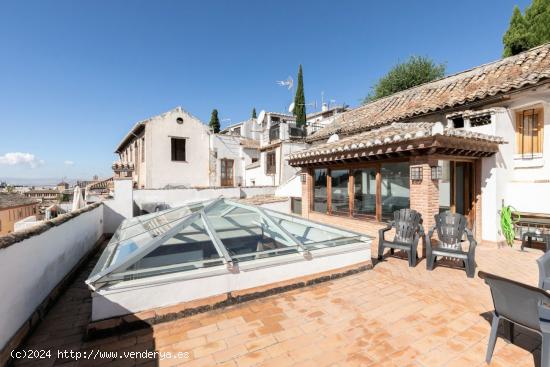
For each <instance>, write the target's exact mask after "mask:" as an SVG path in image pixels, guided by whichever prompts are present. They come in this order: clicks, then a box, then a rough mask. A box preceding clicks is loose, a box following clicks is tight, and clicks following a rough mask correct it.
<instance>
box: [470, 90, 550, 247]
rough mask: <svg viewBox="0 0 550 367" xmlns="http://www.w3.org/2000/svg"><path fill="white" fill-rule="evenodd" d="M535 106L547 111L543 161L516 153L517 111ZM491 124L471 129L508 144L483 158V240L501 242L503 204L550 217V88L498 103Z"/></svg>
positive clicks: (519, 95) (545, 114)
mask: <svg viewBox="0 0 550 367" xmlns="http://www.w3.org/2000/svg"><path fill="white" fill-rule="evenodd" d="M533 106H538V107H542V108H543V109H544V122H545V125H544V137H543V154H542V157H541V158H536V159H533V160H531V159H528V160H526V159H521V157H520V156H519V155H517V154H516V136H515V134H516V129H515V127H516V121H515V119H516V116H515V114H516V111H520V110H522V109H526V108H530V107H533ZM490 107H496V112H495V113H494V115H493V122H492V123H491V124H490V125H484V126H480V127H474V128H470V129H471V130H474V131H478V132H482V133H486V134H491V135H497V136H501V137H503V138H504V139H505V140H506V141H507V144H503V145H501V146H500V147H499V152H498V153H497V154H496V155H494V156H492V157H488V158H483V159H482V177H481V187H482V238H483V240H486V241H491V242H500V241H502V240H503V236H502V234H501V232H500V223H499V222H500V209H501V207H502V204H503V203H504V205H512V206H513V207H514V208H515V209H516V210H518V211H522V212H531V213H546V214H550V202H549V201H548V200H544V199H542V198H547V197H549V196H550V164H549V163H548V162H547V161H548V155H549V154H550V93H548V89H544V88H540V89H539V90H537V91H527V92H523V93H521V94H517V95H514V96H513V97H512V98H511V99H510V100H507V101H506V102H505V103H496V104H495V105H493V106H490Z"/></svg>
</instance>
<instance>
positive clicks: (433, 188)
mask: <svg viewBox="0 0 550 367" xmlns="http://www.w3.org/2000/svg"><path fill="white" fill-rule="evenodd" d="M410 165H411V167H422V181H413V180H410V207H411V209H414V210H416V211H417V212H419V213H420V214H422V219H423V222H422V226H423V227H424V230H425V231H426V233H427V232H428V231H429V230H430V228H432V226H433V225H434V223H435V220H434V215H436V214H437V213H439V182H438V181H436V180H432V172H431V166H436V165H437V159H433V158H430V157H425V156H421V157H411V159H410ZM425 251H426V249H425V246H424V242H423V241H422V255H423V256H425Z"/></svg>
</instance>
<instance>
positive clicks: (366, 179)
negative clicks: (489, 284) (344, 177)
mask: <svg viewBox="0 0 550 367" xmlns="http://www.w3.org/2000/svg"><path fill="white" fill-rule="evenodd" d="M353 189H354V190H353V215H354V216H361V215H367V216H373V217H374V216H375V215H376V168H374V167H372V168H363V169H357V170H354V171H353Z"/></svg>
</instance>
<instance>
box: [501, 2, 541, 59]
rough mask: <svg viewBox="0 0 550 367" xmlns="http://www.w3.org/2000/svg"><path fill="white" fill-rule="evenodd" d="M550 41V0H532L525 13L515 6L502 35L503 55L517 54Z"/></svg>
mask: <svg viewBox="0 0 550 367" xmlns="http://www.w3.org/2000/svg"><path fill="white" fill-rule="evenodd" d="M549 41H550V0H533V2H532V3H531V5H530V6H529V7H528V8H526V9H525V15H522V14H521V11H520V10H519V8H518V7H517V6H515V7H514V12H513V13H512V17H511V18H510V26H509V27H508V30H507V31H506V33H505V34H504V36H503V37H502V43H503V44H504V51H503V53H502V54H503V56H504V57H507V56H512V55H517V54H519V53H520V52H523V51H526V50H529V49H530V48H533V47H536V46H540V45H542V44H543V43H546V42H549Z"/></svg>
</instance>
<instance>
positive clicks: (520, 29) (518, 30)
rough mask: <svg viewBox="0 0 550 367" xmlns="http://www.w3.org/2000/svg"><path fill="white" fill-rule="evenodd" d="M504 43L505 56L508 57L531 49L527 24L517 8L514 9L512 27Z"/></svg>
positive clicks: (509, 28) (511, 20) (505, 36)
mask: <svg viewBox="0 0 550 367" xmlns="http://www.w3.org/2000/svg"><path fill="white" fill-rule="evenodd" d="M502 42H503V43H504V52H503V56H504V57H508V56H512V55H516V54H519V53H520V52H523V51H525V50H528V49H529V37H528V31H527V23H526V21H525V18H524V17H523V15H522V14H521V10H519V8H518V7H517V6H515V7H514V12H513V13H512V18H511V19H510V26H509V27H508V30H507V31H506V33H505V34H504V37H503V38H502Z"/></svg>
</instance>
